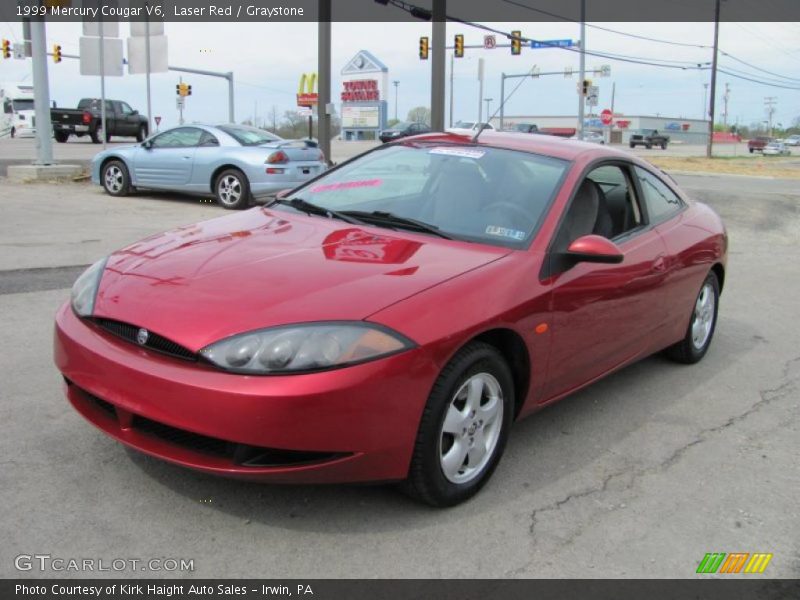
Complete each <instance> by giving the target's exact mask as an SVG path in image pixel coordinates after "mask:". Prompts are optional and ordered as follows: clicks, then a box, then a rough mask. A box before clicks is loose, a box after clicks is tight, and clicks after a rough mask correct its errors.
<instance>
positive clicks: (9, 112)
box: [0, 83, 36, 137]
mask: <svg viewBox="0 0 800 600" xmlns="http://www.w3.org/2000/svg"><path fill="white" fill-rule="evenodd" d="M0 107H2V112H0V137H4V136H7V135H10V136H11V137H33V136H35V135H36V119H35V118H34V109H33V84H31V83H0Z"/></svg>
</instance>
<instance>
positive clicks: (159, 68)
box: [128, 35, 168, 75]
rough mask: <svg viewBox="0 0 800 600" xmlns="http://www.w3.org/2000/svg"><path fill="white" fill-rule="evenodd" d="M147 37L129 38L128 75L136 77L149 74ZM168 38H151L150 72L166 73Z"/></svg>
mask: <svg viewBox="0 0 800 600" xmlns="http://www.w3.org/2000/svg"><path fill="white" fill-rule="evenodd" d="M146 44H147V36H143V37H129V38H128V73H130V74H131V75H136V74H138V73H146V72H147V55H146V53H147V50H146ZM167 69H168V66H167V36H165V35H151V36H150V72H151V73H166V72H167Z"/></svg>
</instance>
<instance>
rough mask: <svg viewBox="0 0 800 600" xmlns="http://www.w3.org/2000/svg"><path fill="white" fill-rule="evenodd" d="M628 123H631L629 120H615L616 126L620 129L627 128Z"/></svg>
mask: <svg viewBox="0 0 800 600" xmlns="http://www.w3.org/2000/svg"><path fill="white" fill-rule="evenodd" d="M630 124H631V122H630V121H623V120H619V121H617V127H619V128H620V129H627V128H628V126H629V125H630Z"/></svg>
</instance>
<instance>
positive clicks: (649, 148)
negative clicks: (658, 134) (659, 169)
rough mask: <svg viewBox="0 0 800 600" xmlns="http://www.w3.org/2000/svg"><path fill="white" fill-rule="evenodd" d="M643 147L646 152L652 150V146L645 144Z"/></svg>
mask: <svg viewBox="0 0 800 600" xmlns="http://www.w3.org/2000/svg"><path fill="white" fill-rule="evenodd" d="M644 147H645V148H647V149H648V150H652V149H653V144H645V146H644Z"/></svg>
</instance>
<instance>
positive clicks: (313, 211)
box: [267, 198, 364, 225]
mask: <svg viewBox="0 0 800 600" xmlns="http://www.w3.org/2000/svg"><path fill="white" fill-rule="evenodd" d="M275 204H283V205H284V206H291V207H292V208H294V209H295V210H299V211H300V212H304V213H306V214H308V215H318V216H320V217H327V218H329V219H339V220H340V221H344V222H345V223H350V224H352V225H363V224H364V222H363V221H361V220H359V219H357V218H356V217H355V216H351V215H348V214H346V213H340V212H338V211H335V210H331V209H330V208H325V207H324V206H320V205H319V204H313V203H312V202H308V201H306V200H303V199H302V198H292V199H291V200H286V199H285V198H275V199H274V200H273V201H272V202H270V203H269V204H267V208H269V207H270V206H273V205H275Z"/></svg>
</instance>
